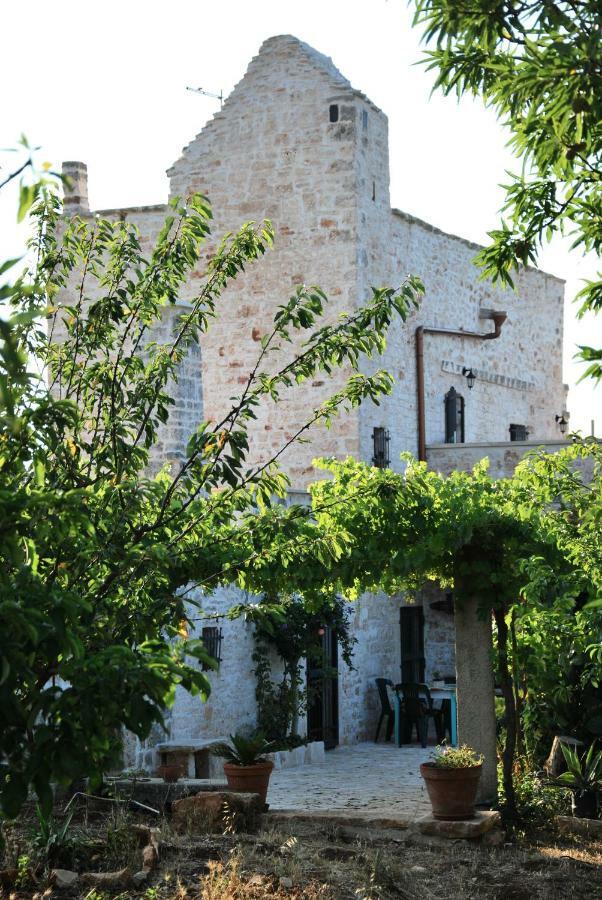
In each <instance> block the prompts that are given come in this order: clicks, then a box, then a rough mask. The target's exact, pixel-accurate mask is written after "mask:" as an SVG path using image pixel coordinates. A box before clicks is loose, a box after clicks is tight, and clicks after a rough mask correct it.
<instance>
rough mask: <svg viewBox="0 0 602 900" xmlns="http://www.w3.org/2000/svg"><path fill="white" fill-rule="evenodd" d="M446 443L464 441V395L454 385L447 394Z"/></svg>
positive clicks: (460, 442) (461, 442)
mask: <svg viewBox="0 0 602 900" xmlns="http://www.w3.org/2000/svg"><path fill="white" fill-rule="evenodd" d="M445 443H446V444H463V443H464V397H462V396H461V394H458V392H457V391H456V389H455V388H454V387H450V389H449V391H448V392H447V394H446V395H445Z"/></svg>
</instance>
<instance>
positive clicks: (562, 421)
mask: <svg viewBox="0 0 602 900" xmlns="http://www.w3.org/2000/svg"><path fill="white" fill-rule="evenodd" d="M556 424H557V425H558V427H559V428H560V433H561V434H566V429H567V426H568V424H569V423H568V422H567V420H566V419H565V418H564V416H556Z"/></svg>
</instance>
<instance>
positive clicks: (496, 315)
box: [416, 309, 507, 461]
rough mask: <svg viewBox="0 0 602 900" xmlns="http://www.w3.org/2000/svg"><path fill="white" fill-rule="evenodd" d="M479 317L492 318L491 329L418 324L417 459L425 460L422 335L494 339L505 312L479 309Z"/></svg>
mask: <svg viewBox="0 0 602 900" xmlns="http://www.w3.org/2000/svg"><path fill="white" fill-rule="evenodd" d="M479 318H481V319H491V320H493V331H488V332H486V333H485V334H482V333H481V332H478V331H461V330H458V329H454V328H430V327H428V326H426V325H419V326H418V328H417V329H416V391H417V399H418V459H420V460H423V461H426V403H425V397H424V335H425V334H445V335H448V336H449V337H460V338H471V339H473V340H478V341H494V340H496V338H499V336H500V334H501V333H502V326H503V324H504V322H505V321H506V318H507V314H506V313H505V312H502V311H501V310H495V309H481V310H480V312H479Z"/></svg>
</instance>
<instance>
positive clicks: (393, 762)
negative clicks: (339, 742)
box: [268, 742, 432, 821]
mask: <svg viewBox="0 0 602 900" xmlns="http://www.w3.org/2000/svg"><path fill="white" fill-rule="evenodd" d="M431 752H432V748H428V747H427V748H426V750H423V749H422V747H419V746H416V745H413V746H405V747H397V746H395V744H394V743H392V742H391V743H388V744H386V743H382V744H374V743H365V744H355V745H353V746H345V747H337V748H336V749H335V750H331V751H329V752H328V753H327V754H326V757H325V760H324V762H323V763H319V764H315V765H308V766H300V767H299V768H295V769H282V770H279V771H274V772H273V773H272V777H271V780H270V787H269V790H268V803H269V804H270V809H271V810H275V811H276V810H281V809H287V810H301V811H303V812H326V811H329V812H335V811H336V812H344V813H348V814H359V815H360V816H371V817H375V818H379V817H381V818H391V819H405V820H407V821H412V820H414V819H415V818H417V817H418V816H421V815H424V814H425V813H427V812H429V811H430V803H429V801H428V797H427V794H426V790H425V788H424V785H423V782H422V778H421V777H420V763H422V762H424V761H425V760H427V759H428V758H429V757H430V755H431Z"/></svg>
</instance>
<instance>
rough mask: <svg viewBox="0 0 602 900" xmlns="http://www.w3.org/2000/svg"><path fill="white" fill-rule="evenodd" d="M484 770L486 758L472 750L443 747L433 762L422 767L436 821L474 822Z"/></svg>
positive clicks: (437, 750) (421, 771)
mask: <svg viewBox="0 0 602 900" xmlns="http://www.w3.org/2000/svg"><path fill="white" fill-rule="evenodd" d="M482 767H483V757H482V756H481V755H480V754H479V753H477V752H476V751H475V750H473V749H472V747H467V746H466V744H464V745H463V746H462V747H447V746H444V745H443V746H440V747H437V748H436V749H435V754H434V757H433V759H432V760H429V762H425V763H422V765H421V766H420V774H421V775H422V777H423V778H424V783H425V784H426V789H427V791H428V795H429V800H430V801H431V806H432V808H433V816H434V817H435V818H436V819H446V820H454V819H471V818H472V817H473V816H474V804H475V799H476V796H477V788H478V786H479V778H480V777H481V769H482Z"/></svg>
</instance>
